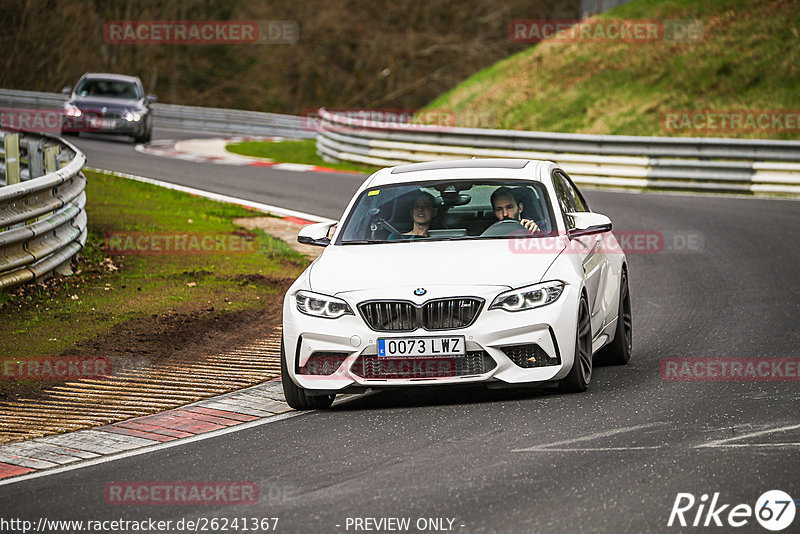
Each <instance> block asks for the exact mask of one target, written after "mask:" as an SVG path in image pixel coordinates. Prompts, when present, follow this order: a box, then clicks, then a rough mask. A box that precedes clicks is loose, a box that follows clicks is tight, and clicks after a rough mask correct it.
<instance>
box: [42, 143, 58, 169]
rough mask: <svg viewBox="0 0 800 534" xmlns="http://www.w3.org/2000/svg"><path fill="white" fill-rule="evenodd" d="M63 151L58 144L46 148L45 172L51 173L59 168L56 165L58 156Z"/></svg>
mask: <svg viewBox="0 0 800 534" xmlns="http://www.w3.org/2000/svg"><path fill="white" fill-rule="evenodd" d="M60 151H61V149H60V147H59V146H58V145H51V146H48V147H45V149H44V172H46V173H50V172H55V171H57V170H58V166H57V165H56V157H57V156H58V153H59V152H60Z"/></svg>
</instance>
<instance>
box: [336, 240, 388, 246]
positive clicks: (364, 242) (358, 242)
mask: <svg viewBox="0 0 800 534" xmlns="http://www.w3.org/2000/svg"><path fill="white" fill-rule="evenodd" d="M388 242H389V241H386V240H385V239H354V240H351V241H342V245H374V244H376V243H388Z"/></svg>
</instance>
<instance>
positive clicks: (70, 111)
mask: <svg viewBox="0 0 800 534" xmlns="http://www.w3.org/2000/svg"><path fill="white" fill-rule="evenodd" d="M64 112H65V113H66V114H67V116H69V117H80V116H81V115H82V114H83V112H81V110H80V108H78V107H77V106H74V105H72V104H69V103H67V104H64Z"/></svg>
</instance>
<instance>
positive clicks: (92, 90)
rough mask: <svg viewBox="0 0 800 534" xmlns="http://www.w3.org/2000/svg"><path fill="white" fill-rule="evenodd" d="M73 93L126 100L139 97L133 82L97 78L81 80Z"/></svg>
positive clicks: (137, 88)
mask: <svg viewBox="0 0 800 534" xmlns="http://www.w3.org/2000/svg"><path fill="white" fill-rule="evenodd" d="M75 94H77V95H78V96H104V97H112V98H124V99H126V100H138V99H140V98H141V94H140V93H139V87H138V86H137V85H136V84H135V83H133V82H124V81H120V80H101V79H97V78H92V79H88V80H83V81H82V82H81V83H79V84H78V87H77V88H75Z"/></svg>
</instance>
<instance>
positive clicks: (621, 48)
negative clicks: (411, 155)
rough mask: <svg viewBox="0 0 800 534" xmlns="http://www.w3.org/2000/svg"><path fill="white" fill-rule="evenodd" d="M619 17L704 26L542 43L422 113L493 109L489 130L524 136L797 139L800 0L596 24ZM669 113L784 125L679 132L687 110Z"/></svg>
mask: <svg viewBox="0 0 800 534" xmlns="http://www.w3.org/2000/svg"><path fill="white" fill-rule="evenodd" d="M616 19H626V20H627V19H646V20H654V19H655V20H656V21H665V20H670V21H675V20H682V21H686V20H690V21H695V22H698V21H699V22H702V36H701V38H700V39H699V40H695V41H683V42H666V40H661V39H659V40H657V41H654V42H622V41H619V40H616V41H615V40H606V42H599V41H594V42H592V41H589V40H578V41H573V42H555V41H553V40H550V41H543V42H541V43H539V44H536V45H531V47H530V48H528V49H526V50H524V51H522V52H520V53H518V54H516V55H514V56H511V57H509V58H507V59H505V60H502V61H500V62H498V63H496V64H495V65H493V66H492V67H490V68H488V69H485V70H483V71H480V72H478V73H477V74H475V75H473V76H472V77H470V78H469V79H467V80H466V81H465V82H463V83H461V84H460V85H458V86H457V87H455V88H454V89H452V90H451V91H449V92H447V93H446V94H444V95H442V96H441V97H439V98H437V99H436V100H435V101H433V102H432V103H431V104H429V106H428V108H430V109H446V110H451V111H453V112H455V116H456V117H459V116H470V114H474V113H483V114H487V113H488V114H490V115H492V116H494V117H496V119H497V124H496V125H495V127H497V128H509V129H519V130H540V131H553V132H583V133H599V134H629V135H682V136H694V135H698V136H722V137H758V138H788V139H797V138H800V125H798V121H797V117H798V110H800V2H797V1H796V0H703V1H689V0H639V1H637V2H633V3H631V4H627V5H624V6H621V7H619V8H616V9H613V10H611V11H609V12H607V13H605V14H603V15H601V16H599V17H597V18H595V19H593V21H594V22H595V23H596V24H598V25H602V24H604V23H607V21H609V20H616ZM675 110H679V111H682V110H711V111H712V112H718V111H730V110H743V111H748V112H756V111H764V110H770V111H772V110H784V111H783V112H782V113H781V114H780V115H779V116H780V117H781V118H782V122H781V123H773V122H770V123H769V127H766V128H764V126H765V125H766V124H767V123H765V122H763V119H762V122H761V123H760V125H759V123H756V124H755V125H754V126H755V127H737V126H734V127H727V126H725V127H723V126H721V125H720V121H721V120H725V119H727V120H730V116H725V117H722V116H718V117H717V118H716V120H717V125H716V126H714V127H712V128H708V127H703V126H704V125H705V126H708V122H707V121H708V120H709V118H708V116H707V115H701V117H702V118H701V119H699V122H697V124H698V125H699V126H701V127H699V128H698V127H684V128H681V127H675V126H676V125H677V126H680V124H681V120H684V119H685V116H684V115H680V116H679V120H678V122H672V123H670V124H667V122H666V121H667V119H668V117H667V116H666V115H665V113H667V112H670V111H675ZM792 112H793V113H792ZM696 116H697V114H696V113H694V114H693V115H691V117H696ZM751 116H752V115H751ZM670 117H671V118H673V119H674V118H675V115H672V116H670ZM755 119H758V116H757V115H756V116H755ZM693 120H695V119H693ZM744 120H745V121H747V120H748V119H747V116H745V117H744ZM772 120H773V119H770V121H772ZM792 121H793V122H792ZM744 124H745V123H743V125H744ZM684 126H686V124H685V123H684ZM751 126H753V125H751Z"/></svg>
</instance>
